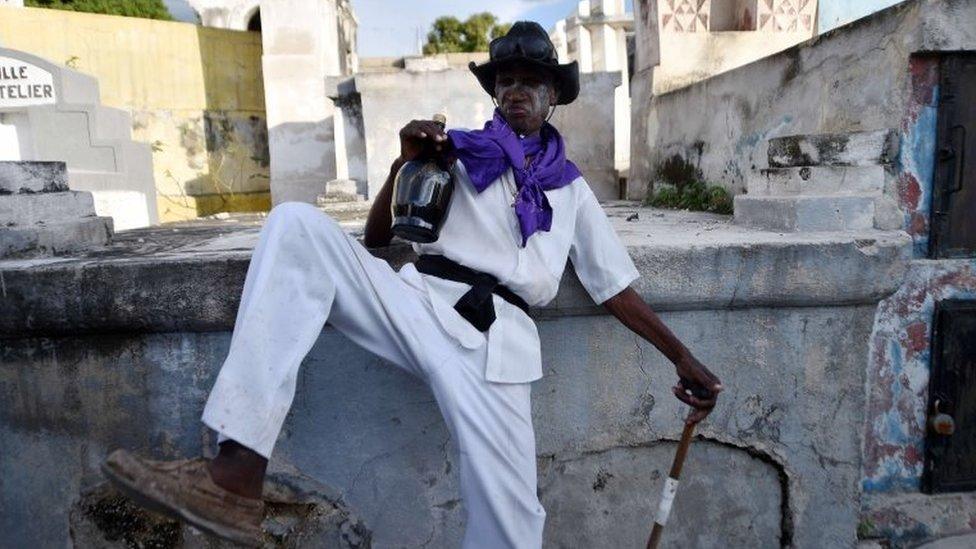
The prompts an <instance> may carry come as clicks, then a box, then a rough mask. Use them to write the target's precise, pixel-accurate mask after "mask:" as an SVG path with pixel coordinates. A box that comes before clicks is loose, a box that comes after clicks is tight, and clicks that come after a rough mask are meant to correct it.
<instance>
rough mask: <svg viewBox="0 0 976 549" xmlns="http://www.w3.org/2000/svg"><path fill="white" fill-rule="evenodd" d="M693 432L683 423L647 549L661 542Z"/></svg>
mask: <svg viewBox="0 0 976 549" xmlns="http://www.w3.org/2000/svg"><path fill="white" fill-rule="evenodd" d="M694 431H695V424H694V423H691V424H689V423H685V429H684V431H682V432H681V441H680V442H678V450H677V451H676V452H675V453H674V461H673V462H672V463H671V472H670V473H668V478H667V479H665V480H664V492H663V493H662V494H661V503H660V504H658V507H657V518H655V519H654V528H653V529H652V530H651V537H650V538H649V539H648V540H647V549H657V544H658V543H660V542H661V535H662V534H663V533H664V524H665V523H666V522H667V521H668V515H670V514H671V504H672V503H674V494H675V493H677V491H678V478H679V477H681V467H682V466H683V465H684V464H685V456H687V455H688V447H689V446H691V434H692V433H693V432H694Z"/></svg>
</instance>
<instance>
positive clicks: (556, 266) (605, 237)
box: [400, 162, 639, 383]
mask: <svg viewBox="0 0 976 549" xmlns="http://www.w3.org/2000/svg"><path fill="white" fill-rule="evenodd" d="M515 188H516V186H515V180H514V176H513V175H512V171H511V170H508V171H507V172H505V173H504V174H503V175H502V176H501V177H500V178H499V179H498V180H496V181H494V182H492V184H491V185H489V186H488V188H486V189H485V190H484V191H483V192H481V193H478V192H477V191H476V190H475V188H474V186H473V185H472V184H471V181H470V180H469V179H468V174H467V172H466V171H465V170H464V166H463V164H461V163H460V162H458V170H457V179H456V181H455V187H454V194H453V196H452V197H451V206H450V209H449V211H448V215H447V219H446V220H445V221H444V224H443V225H442V227H441V232H440V236H439V238H438V239H437V241H435V242H432V243H430V244H414V245H413V247H414V250H415V251H416V252H417V253H419V254H441V255H444V256H447V257H448V258H450V259H452V260H454V261H456V262H458V263H460V264H462V265H465V266H467V267H470V268H472V269H476V270H478V271H482V272H485V273H488V274H491V275H493V276H494V277H495V278H497V279H498V280H499V282H500V283H501V284H502V285H504V286H506V287H507V288H509V289H510V290H512V291H513V292H515V293H516V294H518V295H519V296H520V297H521V298H522V299H524V300H525V301H526V302H527V303H528V304H529V305H530V306H533V307H538V306H542V305H545V304H547V303H549V302H550V301H552V299H553V298H554V297H555V296H556V292H557V291H558V290H559V280H560V278H562V274H563V271H564V270H565V268H566V259H567V258H569V259H571V260H572V262H573V267H574V269H575V270H576V274H577V275H578V276H579V279H580V282H582V283H583V287H584V288H586V291H587V292H588V293H589V295H590V297H591V298H593V301H595V302H596V303H597V304H600V303H603V302H604V301H606V300H607V299H609V298H611V297H613V296H615V295H617V294H618V293H620V292H621V291H623V290H624V289H626V288H627V287H628V286H629V285H630V283H631V282H633V281H634V280H636V279H637V278H638V276H639V274H638V272H637V269H636V268H635V267H634V263H633V261H631V259H630V255H629V254H628V253H627V250H626V248H624V246H623V245H622V244H621V243H620V239H619V238H618V237H617V234H616V233H615V232H614V230H613V227H611V226H610V222H609V221H608V220H607V217H606V214H605V213H604V212H603V208H601V207H600V204H599V203H598V202H597V200H596V197H595V196H594V195H593V191H591V190H590V187H589V185H587V183H586V181H585V180H584V179H583V178H582V177H579V178H577V179H576V180H575V181H573V182H572V183H570V184H569V185H565V186H563V187H560V188H558V189H553V190H549V191H545V193H546V196H547V197H548V199H549V204H550V205H551V206H552V211H553V217H552V227H551V228H550V230H549V231H538V232H536V233H534V234H533V235H532V236H530V237H529V239H528V241H527V242H526V245H525V247H524V248H523V247H522V246H521V244H522V233H521V232H520V230H519V223H518V218H517V217H516V216H515V210H514V208H513V207H512V201H513V197H512V193H513V191H514V190H515ZM400 275H401V276H402V277H403V278H404V279H406V280H407V281H409V282H411V283H412V284H414V285H417V286H420V287H422V288H423V289H425V290H426V291H427V293H428V295H429V296H430V298H431V303H432V304H433V307H434V311H435V312H436V314H437V317H438V321H439V322H440V324H441V326H443V328H444V330H445V331H446V332H447V333H448V334H450V335H451V336H453V337H454V338H455V339H457V341H458V343H459V344H460V345H462V346H463V347H465V348H468V349H475V348H477V347H479V346H480V345H483V344H485V343H486V342H487V344H488V353H487V356H488V359H487V364H486V366H485V379H487V380H488V381H492V382H496V383H527V382H530V381H534V380H536V379H539V378H540V377H542V356H541V351H540V344H539V333H538V331H537V329H536V326H535V323H534V322H533V321H532V319H531V318H530V317H529V316H528V315H527V314H525V313H524V312H523V311H522V310H521V309H519V308H518V307H516V306H514V305H512V304H510V303H508V302H507V301H505V300H504V299H502V298H501V297H498V296H497V295H495V296H493V301H494V305H495V314H496V319H495V322H494V323H493V324H492V325H491V328H489V330H488V332H487V335H486V334H485V333H483V332H480V331H478V329H477V328H475V327H474V326H472V325H471V324H470V323H469V322H468V321H467V320H465V319H464V318H463V317H461V315H460V314H459V313H458V312H457V311H455V310H454V304H455V303H457V301H458V299H460V298H461V296H462V295H464V294H465V293H466V292H467V291H468V290H469V289H470V286H468V285H467V284H462V283H459V282H453V281H450V280H444V279H442V278H438V277H435V276H431V275H423V274H420V273H419V272H417V270H416V268H415V267H414V265H413V264H412V263H411V264H407V265H405V266H404V267H403V268H402V269H401V270H400Z"/></svg>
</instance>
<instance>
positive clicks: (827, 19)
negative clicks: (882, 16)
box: [817, 0, 902, 32]
mask: <svg viewBox="0 0 976 549" xmlns="http://www.w3.org/2000/svg"><path fill="white" fill-rule="evenodd" d="M901 1H902V0H820V5H819V6H818V7H817V15H818V20H819V24H818V27H819V29H818V31H819V32H827V31H829V30H830V29H834V28H837V27H840V26H842V25H846V24H847V23H850V22H851V21H853V20H855V19H860V18H861V17H864V16H865V15H869V14H871V13H874V12H876V11H878V10H881V9H884V8H887V7H888V6H893V5H895V4H897V3H899V2H901Z"/></svg>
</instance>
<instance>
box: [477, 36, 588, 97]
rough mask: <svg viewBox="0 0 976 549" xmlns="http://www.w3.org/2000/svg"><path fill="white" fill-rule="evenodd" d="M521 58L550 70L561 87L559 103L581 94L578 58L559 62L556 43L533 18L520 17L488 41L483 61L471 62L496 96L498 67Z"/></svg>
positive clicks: (480, 80)
mask: <svg viewBox="0 0 976 549" xmlns="http://www.w3.org/2000/svg"><path fill="white" fill-rule="evenodd" d="M513 62H518V63H522V64H526V65H530V66H533V67H538V68H539V69H542V70H545V71H549V73H550V74H552V75H553V77H555V79H556V85H557V86H558V88H559V99H557V104H559V105H568V104H570V103H572V102H573V100H574V99H576V96H577V95H579V66H578V65H577V63H576V61H573V62H572V63H564V64H562V65H560V64H559V59H558V58H557V57H556V47H555V46H553V45H552V40H549V35H548V34H547V33H546V31H545V30H544V29H543V28H542V26H541V25H539V24H538V23H536V22H534V21H518V22H516V23H515V24H514V25H512V28H511V29H509V31H508V34H506V35H505V36H499V37H498V38H495V39H494V40H492V41H491V43H489V44H488V61H487V62H486V63H482V64H481V65H477V64H475V62H474V61H472V62H471V63H469V64H468V68H469V69H471V72H473V73H474V75H475V76H476V77H478V82H479V83H481V87H482V88H484V90H485V91H486V92H488V95H490V96H492V97H495V74H496V73H497V72H498V67H500V66H503V65H507V64H509V63H513Z"/></svg>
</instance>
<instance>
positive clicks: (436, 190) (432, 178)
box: [391, 117, 454, 243]
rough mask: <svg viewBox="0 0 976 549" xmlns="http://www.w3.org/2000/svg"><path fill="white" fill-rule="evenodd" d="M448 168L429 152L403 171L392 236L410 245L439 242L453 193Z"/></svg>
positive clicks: (395, 185)
mask: <svg viewBox="0 0 976 549" xmlns="http://www.w3.org/2000/svg"><path fill="white" fill-rule="evenodd" d="M435 119H436V117H435ZM448 164H449V161H448V160H447V159H444V158H441V157H439V155H436V154H434V153H433V151H429V152H428V154H426V155H425V156H424V157H423V158H420V159H417V160H411V161H410V162H407V163H405V164H404V165H403V166H402V167H401V168H400V171H398V172H397V175H396V179H395V180H394V182H393V199H392V203H391V207H392V209H393V227H392V229H391V230H392V231H393V234H395V235H397V236H399V237H400V238H403V239H405V240H409V241H411V242H420V243H428V242H434V241H435V240H437V237H438V236H439V235H440V230H441V226H442V225H443V224H444V220H445V219H446V218H447V213H448V208H449V207H450V205H451V194H452V192H453V191H454V169H453V166H451V165H448Z"/></svg>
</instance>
